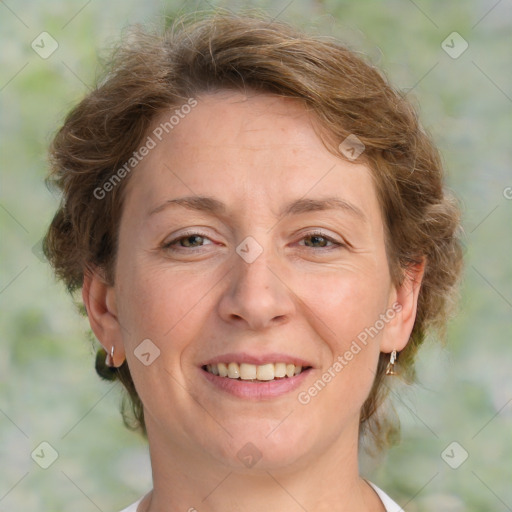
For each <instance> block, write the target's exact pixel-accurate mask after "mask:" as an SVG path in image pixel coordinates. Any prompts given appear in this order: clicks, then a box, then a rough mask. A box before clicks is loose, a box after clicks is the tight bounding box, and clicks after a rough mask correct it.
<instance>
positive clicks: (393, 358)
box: [386, 350, 397, 375]
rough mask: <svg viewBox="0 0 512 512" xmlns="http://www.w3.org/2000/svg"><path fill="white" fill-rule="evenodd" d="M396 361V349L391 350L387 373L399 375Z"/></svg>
mask: <svg viewBox="0 0 512 512" xmlns="http://www.w3.org/2000/svg"><path fill="white" fill-rule="evenodd" d="M395 361H396V350H393V352H391V356H390V357H389V363H388V366H387V367H386V375H397V373H396V372H395Z"/></svg>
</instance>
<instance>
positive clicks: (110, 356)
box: [105, 345, 114, 368]
mask: <svg viewBox="0 0 512 512" xmlns="http://www.w3.org/2000/svg"><path fill="white" fill-rule="evenodd" d="M105 364H106V365H107V366H109V367H110V368H113V367H114V345H112V348H111V349H110V354H107V357H106V359H105Z"/></svg>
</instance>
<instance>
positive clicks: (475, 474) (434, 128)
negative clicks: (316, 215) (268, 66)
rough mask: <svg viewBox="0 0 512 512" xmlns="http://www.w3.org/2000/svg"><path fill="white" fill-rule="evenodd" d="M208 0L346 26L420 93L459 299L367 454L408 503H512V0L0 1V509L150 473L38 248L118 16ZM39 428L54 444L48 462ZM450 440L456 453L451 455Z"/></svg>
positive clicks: (316, 27) (96, 503)
mask: <svg viewBox="0 0 512 512" xmlns="http://www.w3.org/2000/svg"><path fill="white" fill-rule="evenodd" d="M211 6H223V7H226V8H230V9H233V10H238V9H240V8H243V7H251V6H252V7H258V8H262V9H264V10H266V11H268V12H269V13H271V14H272V15H274V16H276V17H279V19H283V20H288V21H291V22H292V23H296V24H298V25H300V26H302V27H304V28H306V29H307V30H311V31H316V32H318V33H321V34H327V35H334V36H337V37H338V38H340V39H341V40H343V41H344V42H345V43H346V44H348V45H349V46H351V47H352V48H354V49H356V50H358V51H361V52H363V53H365V54H367V55H368V56H369V57H370V58H371V60H372V61H373V62H374V63H375V64H376V65H378V66H379V67H381V68H383V69H384V70H385V71H386V73H387V75H388V76H389V77H390V79H391V80H392V82H393V83H394V84H396V85H397V86H399V87H400V88H403V89H405V90H409V93H408V94H409V96H410V97H411V98H412V99H413V101H414V102H415V103H416V104H417V105H418V108H419V109H420V111H421V117H422V120H423V124H424V126H425V127H426V129H427V130H428V131H430V132H431V133H432V134H433V136H434V137H435V139H436V141H437V142H438V144H439V146H440V148H441V150H442V153H443V157H444V161H445V164H446V168H447V170H448V184H449V186H450V187H451V188H452V189H453V190H454V191H455V193H456V195H457V197H458V199H459V200H460V202H461V205H462V208H463V212H464V226H465V231H466V233H465V240H464V242H465V245H466V271H465V276H464V282H463V286H462V290H461V301H460V313H459V314H458V316H457V317H456V318H455V319H454V321H453V322H452V323H451V325H450V329H449V332H448V343H447V346H446V347H445V348H442V347H441V345H440V344H438V343H436V340H430V341H431V342H430V343H429V344H427V345H426V346H425V348H424V349H423V350H422V352H421V354H420V361H419V366H418V368H419V380H420V382H419V384H418V385H417V386H415V387H414V388H411V389H401V388H400V389H396V390H395V391H394V393H393V402H394V404H395V407H396V408H397V410H398V412H399V414H400V417H401V420H402V430H403V435H402V443H401V444H400V445H399V446H397V447H395V448H393V449H391V450H390V451H389V452H388V453H387V454H386V455H385V456H384V457H383V458H381V459H378V460H371V459H370V458H368V457H362V460H361V468H362V471H363V473H364V474H365V476H366V477H367V478H369V479H370V480H372V481H374V482H375V483H377V484H378V485H380V486H381V487H382V488H384V489H385V490H386V491H387V492H388V493H389V494H390V495H391V496H392V497H393V498H394V499H396V501H398V502H399V503H400V504H401V505H402V506H404V508H405V510H407V511H408V512H420V511H421V512H427V511H432V510H436V511H446V512H458V511H469V512H481V511H484V510H485V511H491V510H492V511H505V510H512V488H511V486H510V482H511V481H512V465H511V464H510V461H511V460H512V443H511V441H512V436H511V432H512V430H511V426H512V404H511V403H512V385H511V384H512V379H511V376H510V367H511V361H512V357H511V356H512V344H511V339H512V336H511V334H512V329H511V320H510V319H511V313H512V287H511V283H512V265H511V257H510V254H511V253H512V240H511V238H512V237H511V222H510V221H511V217H512V215H511V213H512V200H510V199H507V195H508V197H509V198H510V197H511V196H512V194H511V192H512V189H507V187H511V186H512V173H511V165H510V164H511V144H510V133H511V119H512V118H511V113H512V65H511V64H512V63H511V58H510V48H512V5H511V3H510V2H508V1H495V0H492V1H487V0H472V1H452V2H450V1H447V2H436V1H434V0H423V1H421V0H417V1H416V2H413V1H411V0H390V1H387V2H379V1H377V0H368V1H359V2H355V1H354V2H350V1H346V0H338V1H327V0H326V1H320V0H317V1H306V0H292V1H290V0H286V1H273V2H271V1H257V2H229V1H219V2H214V1H213V0H212V1H211V2H206V1H203V2H199V1H197V2H195V1H185V2H179V1H175V0H162V1H158V2H157V1H146V2H140V1H135V0H125V1H124V2H110V3H108V4H107V3H106V2H99V1H97V0H89V1H86V0H79V1H78V0H77V1H64V0H47V1H45V2H44V3H43V2H41V3H35V2H30V1H28V0H20V1H15V0H6V1H0V47H1V50H2V51H1V52H0V62H1V66H0V70H1V75H0V77H1V78H0V104H1V118H0V130H1V137H0V149H1V155H2V159H1V170H2V181H1V187H0V229H1V248H0V256H1V271H0V302H1V322H2V324H1V341H0V343H1V345H0V346H1V349H2V351H1V354H0V461H1V464H0V510H2V511H6V512H7V511H9V512H11V511H12V512H14V511H18V510H32V511H36V510H40V511H43V510H45V511H47V510H51V511H60V510H75V511H77V512H80V511H83V512H89V511H95V510H100V511H108V510H120V509H121V508H123V507H124V506H126V505H128V504H129V503H131V502H132V501H135V499H137V498H138V497H139V496H140V495H142V494H143V493H145V492H146V491H147V490H148V489H149V488H150V486H151V479H150V466H149V461H148V456H147V451H146V447H145V444H144V442H143V441H142V440H141V439H139V437H138V436H137V435H135V434H133V433H130V432H129V431H127V430H126V429H125V428H124V427H123V426H122V422H121V420H120V416H119V413H118V406H119V401H120V396H121V394H120V389H119V387H118V385H114V386H112V385H109V384H106V383H103V382H100V380H99V379H98V378H97V377H96V376H95V372H94V369H93V354H94V351H93V348H92V344H91V342H90V338H89V336H88V328H87V324H86V321H85V319H83V318H81V317H80V316H79V315H78V314H77V312H76V310H75V308H74V306H73V304H72V302H71V301H70V299H69V297H68V296H67V295H66V292H65V290H64V288H63V286H62V285H61V284H58V283H56V282H55V281H54V279H53V277H52V275H51V271H50V269H49V268H48V265H47V264H46V263H45V262H44V260H43V259H42V256H41V251H40V240H41V237H42V236H43V234H44V232H45V229H46V227H47V225H48V223H49V222H50V220H51V217H52V214H53V212H54V210H55V208H56V205H57V198H56V197H54V196H52V193H50V192H49V191H48V190H47V189H46V187H45V186H44V185H43V179H44V176H45V174H46V172H47V163H46V147H47V145H48V142H49V141H50V139H51V136H52V134H53V133H54V132H55V130H56V129H57V128H58V126H59V124H60V123H61V122H62V120H63V117H64V115H65V114H66V112H67V111H68V110H69V108H70V107H71V106H72V105H73V104H74V103H75V102H77V101H78V100H79V99H80V98H81V97H82V96H83V94H84V93H86V92H87V90H88V88H89V87H90V85H91V84H92V83H93V82H94V77H95V75H96V73H97V70H98V65H99V64H98V51H99V50H100V49H102V48H104V47H106V46H108V45H110V44H112V43H113V42H115V40H116V39H117V37H118V36H119V33H120V31H121V29H122V28H123V27H125V26H126V25H129V24H132V23H135V22H143V23H156V24H160V23H162V22H163V15H164V14H167V15H174V14H176V13H178V12H188V11H195V10H198V9H200V10H204V9H210V8H211ZM42 31H47V32H48V33H50V34H51V35H52V37H54V38H55V39H56V40H57V41H58V43H59V48H58V50H57V51H56V52H55V53H54V54H53V55H51V56H50V57H49V58H48V59H42V58H40V57H39V56H38V55H37V54H36V53H35V52H34V51H33V50H32V48H31V42H32V41H33V40H34V39H35V38H36V37H37V36H38V35H39V34H40V33H41V32H42ZM453 31H456V32H458V33H459V34H460V35H461V36H462V37H463V38H464V39H465V40H466V41H467V42H468V43H469V48H468V49H467V50H466V51H465V52H464V53H463V54H462V55H461V56H460V57H459V58H457V59H452V58H451V57H450V56H449V55H447V54H446V53H445V51H443V49H442V47H441V43H442V41H443V40H444V39H445V38H446V37H447V36H448V35H449V34H451V33H452V32H453ZM507 190H509V193H507ZM41 441H47V442H49V443H50V444H51V445H52V446H53V447H54V448H55V449H56V451H57V452H58V454H59V457H58V459H57V460H56V462H55V463H54V464H53V465H52V466H50V468H48V469H46V470H43V469H41V468H40V467H39V466H37V465H36V464H35V463H34V461H33V460H32V458H31V456H30V454H31V452H32V451H33V450H34V449H35V448H36V447H37V446H38V445H39V443H40V442H41ZM453 441H456V442H458V443H459V444H460V445H461V446H462V447H463V448H464V449H465V450H466V451H467V452H468V454H469V457H468V459H467V460H466V461H465V462H464V463H463V464H462V465H460V467H459V468H458V469H452V468H451V467H449V466H448V465H447V464H446V462H445V461H444V460H443V458H442V457H441V453H442V452H443V450H445V448H446V447H447V446H448V445H449V444H450V443H452V442H453ZM460 453H462V452H456V456H457V457H459V456H460Z"/></svg>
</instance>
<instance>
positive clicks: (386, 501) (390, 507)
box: [121, 480, 404, 512]
mask: <svg viewBox="0 0 512 512" xmlns="http://www.w3.org/2000/svg"><path fill="white" fill-rule="evenodd" d="M366 481H367V482H368V483H369V484H370V485H371V486H372V487H373V488H374V490H375V492H376V493H377V494H378V496H379V498H380V499H381V501H382V504H383V505H384V507H386V512H404V510H403V508H402V507H400V505H398V504H397V503H395V502H394V501H393V500H392V499H391V498H390V497H389V496H388V495H387V494H386V493H385V492H384V491H383V490H382V489H380V488H379V487H377V486H376V485H375V484H372V483H371V482H369V481H368V480H366ZM141 501H142V498H141V499H140V500H139V501H137V502H136V503H134V504H133V505H130V506H129V507H128V508H125V509H124V510H121V512H137V507H138V506H139V504H140V502H141Z"/></svg>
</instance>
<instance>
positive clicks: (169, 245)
mask: <svg viewBox="0 0 512 512" xmlns="http://www.w3.org/2000/svg"><path fill="white" fill-rule="evenodd" d="M191 236H200V237H202V238H208V239H210V238H209V237H208V236H207V235H205V234H204V233H200V232H197V231H190V232H189V233H184V234H183V235H181V236H179V237H178V238H174V239H173V240H171V241H169V242H167V243H165V244H163V245H162V248H163V249H166V250H169V251H182V250H186V249H195V247H180V248H179V249H175V248H173V247H172V246H173V245H174V244H177V243H178V242H180V241H181V240H185V239H186V238H190V237H191ZM315 236H317V237H320V238H324V239H325V240H326V241H327V242H330V243H332V244H333V246H330V247H317V249H325V250H332V249H336V248H343V247H346V245H345V244H344V243H342V242H338V241H337V240H335V239H334V238H332V237H330V236H328V235H326V234H325V233H323V232H321V231H311V232H308V233H305V234H304V235H303V236H302V238H301V240H304V239H305V238H312V237H315ZM208 245H209V244H208ZM199 247H204V246H199ZM311 249H315V247H311Z"/></svg>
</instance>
